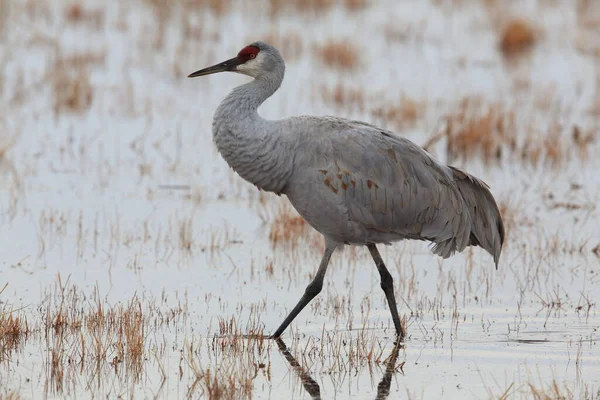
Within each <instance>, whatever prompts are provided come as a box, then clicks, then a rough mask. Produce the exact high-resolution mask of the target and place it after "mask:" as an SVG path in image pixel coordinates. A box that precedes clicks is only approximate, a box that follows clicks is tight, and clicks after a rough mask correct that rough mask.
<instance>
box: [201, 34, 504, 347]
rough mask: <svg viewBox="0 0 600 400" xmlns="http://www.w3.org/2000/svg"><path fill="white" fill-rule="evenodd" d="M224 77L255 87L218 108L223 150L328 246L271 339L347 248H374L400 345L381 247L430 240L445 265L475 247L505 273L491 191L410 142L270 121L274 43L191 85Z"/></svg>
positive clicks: (216, 130) (297, 121)
mask: <svg viewBox="0 0 600 400" xmlns="http://www.w3.org/2000/svg"><path fill="white" fill-rule="evenodd" d="M224 71H231V72H237V73H241V74H245V75H248V76H251V77H252V78H254V80H252V81H251V82H248V83H246V84H244V85H241V86H238V87H236V88H235V89H234V90H233V91H232V92H231V93H230V94H229V95H228V96H227V97H226V98H225V100H223V101H222V102H221V104H220V105H219V107H218V108H217V110H216V112H215V115H214V118H213V125H212V129H213V137H214V142H215V144H216V146H217V149H218V150H219V152H220V153H221V155H222V157H223V158H224V159H225V161H227V163H228V164H229V166H230V167H231V168H233V170H234V171H236V172H237V173H238V174H239V175H240V176H241V177H242V178H244V179H245V180H246V181H248V182H250V183H252V184H254V185H256V186H257V187H258V188H259V189H261V190H265V191H268V192H274V193H276V194H278V195H281V194H285V195H286V196H287V197H288V199H289V201H290V202H291V203H292V205H293V206H294V208H295V209H296V210H297V211H298V213H299V214H300V215H301V216H302V217H303V218H304V219H305V220H306V221H307V222H308V223H309V224H310V225H311V226H312V227H313V228H315V229H316V230H317V231H319V232H320V233H321V234H323V236H324V237H325V252H324V254H323V258H322V259H321V264H320V265H319V269H318V271H317V273H316V275H315V277H314V279H313V280H312V282H310V284H309V285H308V286H307V287H306V290H305V292H304V294H303V295H302V298H301V299H300V301H299V302H298V304H297V305H296V306H295V307H294V309H293V310H292V311H291V312H290V313H289V315H288V316H287V317H286V318H285V320H284V321H283V322H282V323H281V325H280V326H279V328H277V330H276V331H275V333H274V334H273V335H272V336H271V337H272V338H277V337H279V336H281V334H282V333H283V331H284V330H285V329H286V328H287V327H288V325H289V324H290V323H291V322H292V321H293V320H294V318H295V317H296V316H297V315H298V314H299V313H300V311H302V309H303V308H304V307H305V306H306V305H307V304H308V303H309V302H310V301H311V300H312V299H313V298H314V297H315V296H316V295H317V294H319V292H320V291H321V289H322V287H323V278H324V277H325V271H326V270H327V265H328V264H329V259H330V258H331V255H332V254H333V252H334V250H335V249H336V248H338V247H341V246H343V245H344V244H351V245H364V246H367V248H368V249H369V252H370V253H371V257H372V258H373V261H374V262H375V266H376V267H377V270H378V271H379V275H380V277H381V288H382V289H383V292H384V293H385V296H386V298H387V301H388V305H389V307H390V311H391V313H392V319H393V322H394V327H395V329H396V334H397V335H398V336H399V338H400V339H401V340H402V339H403V337H404V334H405V331H406V329H405V327H403V326H402V324H401V321H400V317H399V316H398V309H397V306H396V300H395V298H394V287H393V279H392V276H391V275H390V273H389V271H388V269H387V268H386V266H385V264H384V262H383V259H382V258H381V255H380V254H379V251H378V250H377V247H376V244H377V243H384V244H390V243H391V242H395V241H399V240H402V239H416V240H425V241H429V242H431V243H432V244H433V247H432V251H433V253H435V254H437V255H439V256H441V257H443V258H448V257H450V256H451V255H452V254H453V253H454V252H456V251H459V252H460V251H463V250H464V249H465V247H467V246H480V247H482V248H484V249H485V250H486V251H487V252H488V253H490V254H491V255H492V256H493V258H494V262H495V264H496V269H497V268H498V260H499V258H500V252H501V250H502V243H503V241H504V226H503V223H502V218H501V216H500V212H499V210H498V206H497V205H496V202H495V200H494V197H493V196H492V194H491V193H490V191H489V188H488V186H487V185H486V184H485V183H484V182H482V181H481V180H479V179H477V178H475V177H474V176H472V175H469V174H467V173H466V172H463V171H461V170H459V169H458V168H455V167H452V166H446V165H443V164H441V163H439V162H437V161H436V160H435V159H434V158H433V157H431V156H430V155H429V153H427V152H426V151H425V150H423V149H422V148H421V147H419V146H417V145H416V144H414V143H412V142H411V141H409V140H408V139H405V138H403V137H400V136H396V135H395V134H394V133H392V132H390V131H387V130H385V129H380V128H377V127H376V126H373V125H370V124H367V123H365V122H360V121H353V120H348V119H344V118H335V117H311V116H298V117H291V118H287V119H283V120H279V121H268V120H265V119H263V118H261V117H260V115H259V114H258V112H257V109H258V107H259V106H260V105H261V104H262V103H263V102H264V101H265V100H266V99H267V98H269V97H270V96H271V95H272V94H273V93H275V91H276V90H277V89H279V86H280V85H281V82H282V81H283V76H284V72H285V63H284V61H283V58H282V57H281V55H280V54H279V51H278V50H277V49H276V48H274V47H273V46H271V45H269V44H266V43H264V42H260V41H259V42H254V43H252V44H250V45H249V46H246V47H244V48H243V49H242V50H240V52H239V53H238V55H237V56H236V57H234V58H231V59H229V60H227V61H223V62H221V63H219V64H216V65H214V66H212V67H208V68H205V69H201V70H199V71H196V72H194V73H192V74H190V75H189V77H190V78H192V77H197V76H203V75H209V74H214V73H217V72H224Z"/></svg>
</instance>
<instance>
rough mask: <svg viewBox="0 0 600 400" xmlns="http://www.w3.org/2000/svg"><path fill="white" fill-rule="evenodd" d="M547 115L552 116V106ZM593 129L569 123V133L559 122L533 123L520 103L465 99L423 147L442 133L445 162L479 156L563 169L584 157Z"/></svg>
mask: <svg viewBox="0 0 600 400" xmlns="http://www.w3.org/2000/svg"><path fill="white" fill-rule="evenodd" d="M540 112H545V113H547V115H548V117H549V118H556V112H555V111H554V110H552V109H547V110H545V111H542V110H540ZM596 135H597V131H596V130H594V129H589V128H588V129H585V130H584V129H582V128H581V127H579V126H578V125H573V126H572V127H571V130H570V131H569V130H568V129H566V128H565V127H563V126H562V124H560V123H559V122H558V121H557V120H555V121H552V123H551V124H550V125H549V126H541V125H536V124H532V123H530V122H529V120H528V119H527V118H526V115H524V113H523V111H522V110H521V109H519V107H515V108H511V107H507V106H503V105H502V104H499V103H486V102H485V101H484V100H483V99H481V98H478V97H473V98H465V99H463V100H461V101H460V103H459V104H458V106H457V107H456V109H455V110H454V111H453V112H452V113H451V114H450V115H449V116H447V118H446V130H445V132H441V133H439V134H438V135H436V136H434V137H433V138H431V139H430V140H429V141H428V142H427V144H426V146H425V147H426V148H429V147H430V146H431V145H432V143H435V142H436V141H437V140H439V139H441V138H442V137H446V139H447V142H446V155H447V157H448V160H449V162H454V161H455V160H457V159H460V160H463V161H464V160H468V159H472V158H474V157H479V158H481V159H482V160H483V161H484V162H485V163H487V164H491V163H494V162H499V161H501V160H513V161H520V162H523V163H525V164H529V165H533V166H536V165H548V166H551V167H561V166H563V165H564V164H565V163H566V162H568V161H569V160H572V159H574V158H577V159H578V160H585V159H586V158H587V157H588V155H589V153H590V151H591V148H592V144H593V143H595V141H596Z"/></svg>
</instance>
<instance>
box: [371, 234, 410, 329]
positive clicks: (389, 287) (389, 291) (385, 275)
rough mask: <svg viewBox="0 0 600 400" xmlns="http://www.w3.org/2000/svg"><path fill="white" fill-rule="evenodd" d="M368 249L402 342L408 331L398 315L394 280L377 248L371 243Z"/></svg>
mask: <svg viewBox="0 0 600 400" xmlns="http://www.w3.org/2000/svg"><path fill="white" fill-rule="evenodd" d="M367 248H368V249H369V252H370V253H371V257H373V261H375V266H376V267H377V271H379V276H380V277H381V288H382V289H383V293H385V297H386V298H387V302H388V306H389V307H390V311H391V312H392V320H393V321H394V327H395V328H396V334H397V335H398V337H399V338H400V340H402V339H404V333H405V332H406V329H405V328H404V327H402V324H401V323H400V316H399V315H398V307H397V306H396V298H395V297H394V278H392V275H391V274H390V271H388V269H387V268H386V266H385V264H384V263H383V259H382V258H381V255H380V254H379V250H377V247H376V246H375V245H374V244H372V243H371V244H368V245H367Z"/></svg>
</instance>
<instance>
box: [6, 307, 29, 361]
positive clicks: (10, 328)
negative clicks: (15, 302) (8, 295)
mask: <svg viewBox="0 0 600 400" xmlns="http://www.w3.org/2000/svg"><path fill="white" fill-rule="evenodd" d="M29 334H30V329H29V325H28V323H27V318H26V317H24V316H22V315H21V314H20V313H18V312H13V311H10V310H7V309H1V310H0V362H2V361H5V360H9V359H10V358H11V354H12V352H13V351H15V350H16V349H18V348H19V346H20V345H21V344H22V343H23V342H25V341H26V340H27V337H28V336H29Z"/></svg>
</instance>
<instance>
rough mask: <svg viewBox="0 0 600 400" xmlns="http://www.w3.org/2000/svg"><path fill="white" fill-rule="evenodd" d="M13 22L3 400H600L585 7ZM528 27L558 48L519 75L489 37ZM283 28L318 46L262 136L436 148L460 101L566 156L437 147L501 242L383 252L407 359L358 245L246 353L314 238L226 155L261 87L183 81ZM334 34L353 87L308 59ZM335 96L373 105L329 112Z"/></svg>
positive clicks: (593, 95) (73, 14) (3, 264)
mask: <svg viewBox="0 0 600 400" xmlns="http://www.w3.org/2000/svg"><path fill="white" fill-rule="evenodd" d="M8 3H9V8H8V10H9V11H8V13H9V14H6V15H9V16H10V18H8V19H6V20H4V22H2V24H1V25H0V26H1V29H0V33H1V34H2V36H1V38H2V39H1V41H0V50H1V51H0V55H1V56H2V57H0V58H1V59H3V60H5V62H3V63H0V64H2V68H3V69H2V74H1V75H0V94H1V96H2V97H1V100H2V104H3V105H4V107H3V108H4V111H3V113H2V115H1V116H0V124H1V125H2V129H1V133H0V135H1V136H0V184H1V185H2V192H1V194H0V211H1V213H0V221H1V224H0V243H2V245H1V246H0V316H1V318H2V319H1V320H0V321H2V323H4V324H5V326H8V324H9V318H12V321H13V323H14V320H15V319H17V318H18V321H19V323H17V324H15V326H18V327H19V329H20V330H19V329H15V330H12V331H9V332H8V333H7V334H6V335H5V336H3V337H2V338H0V340H2V341H1V342H0V398H2V397H3V396H5V397H8V398H10V397H9V396H10V394H11V393H12V394H13V395H16V396H19V397H22V398H40V397H50V398H64V397H65V396H68V397H90V396H94V397H108V398H114V397H117V396H121V397H127V398H130V397H131V398H134V397H136V398H166V397H168V398H182V397H191V398H255V399H262V398H271V399H279V398H292V399H301V398H310V397H311V396H314V395H315V394H316V393H317V392H316V387H318V393H320V396H321V397H322V398H340V399H342V398H376V397H377V396H379V398H384V397H385V393H386V392H387V391H389V394H388V398H402V397H407V398H458V397H460V398H464V397H467V398H531V397H532V396H534V395H536V394H541V393H543V394H546V395H547V396H549V398H556V397H560V396H563V397H566V398H577V399H578V398H597V397H599V396H600V393H599V390H600V382H599V380H598V377H599V376H600V360H599V354H600V353H599V352H598V329H599V327H600V319H599V317H598V298H599V296H600V268H599V266H600V258H599V257H600V256H599V253H598V246H599V245H600V236H599V235H598V229H597V227H598V226H599V223H600V214H599V212H598V208H597V204H598V200H599V199H600V191H599V188H600V175H599V174H598V173H597V171H598V169H599V168H600V162H599V161H598V159H597V158H596V157H594V156H593V155H594V154H595V152H597V151H598V150H599V148H598V142H599V141H598V124H597V119H598V114H597V111H594V110H597V107H598V104H600V101H599V100H598V99H599V97H598V93H600V92H599V88H600V85H598V82H600V78H599V76H600V75H599V74H600V72H599V70H598V58H597V54H600V53H594V51H596V52H597V49H600V42H599V41H598V40H597V37H596V36H594V34H593V26H595V25H593V24H594V23H597V21H598V20H600V14H598V12H597V10H596V9H594V8H593V7H592V8H590V10H588V11H587V12H583V11H581V10H579V11H577V9H576V7H575V6H574V5H573V3H570V2H555V3H553V4H546V2H533V1H531V2H521V3H519V5H513V6H510V7H509V6H506V5H505V6H504V7H503V6H500V7H499V8H498V9H494V8H493V7H492V6H490V7H491V8H488V7H486V6H485V5H484V3H485V2H477V1H472V2H462V4H450V3H445V2H431V3H429V2H416V1H403V2H400V3H393V4H392V3H386V2H382V3H377V4H370V5H368V6H365V7H364V8H360V9H359V10H351V9H350V8H349V6H345V5H336V6H333V7H332V8H330V9H316V10H308V11H299V10H295V11H294V10H292V11H293V12H292V11H290V10H287V11H282V12H281V14H278V15H277V16H275V17H271V16H270V15H269V13H268V12H267V11H266V9H267V7H268V5H267V4H266V3H265V4H264V7H262V8H261V7H256V6H255V3H252V2H239V3H235V4H234V5H232V6H231V7H230V8H228V9H224V10H221V11H219V10H220V9H219V8H216V9H215V8H210V7H209V6H202V5H196V6H191V5H188V6H182V5H175V6H173V7H172V8H171V9H170V11H169V12H166V11H165V10H166V9H165V8H164V7H161V6H160V4H159V3H153V2H144V1H134V2H131V3H127V4H125V5H118V3H115V4H117V5H115V4H111V5H107V4H104V3H102V2H95V1H90V2H87V3H85V4H82V5H81V9H79V11H77V10H75V11H74V9H73V8H71V7H73V6H72V5H70V4H65V3H63V2H60V1H55V2H50V3H45V2H37V1H32V2H30V3H28V4H29V5H28V6H25V5H21V4H20V3H17V2H8ZM271 3H274V2H271ZM342 3H343V4H347V3H345V2H341V3H340V4H342ZM199 4H200V3H199ZM202 4H204V3H202ZM261 4H262V3H261ZM185 7H190V8H189V9H187V8H185ZM195 7H198V8H195ZM511 7H512V8H511ZM514 14H518V15H524V16H526V17H527V16H528V17H531V18H534V19H535V21H536V22H537V24H538V26H539V29H541V30H542V35H541V38H540V39H539V40H538V43H537V44H536V45H535V48H534V49H533V50H532V51H531V52H529V53H527V54H525V55H523V57H522V58H520V59H519V61H517V62H516V63H514V64H512V63H509V62H507V61H505V60H504V59H503V58H502V55H501V53H500V52H499V51H498V48H497V40H498V33H497V31H496V29H498V26H499V25H501V22H502V21H503V19H505V18H508V16H510V15H514ZM364 20H368V21H369V22H370V23H369V24H367V25H364V22H363V21H364ZM248 21H252V23H249V22H248ZM590 21H591V22H590ZM594 21H596V22H594ZM307 24H310V26H311V29H310V30H306V29H305V27H306V26H307ZM358 26H360V27H361V28H360V32H361V34H360V35H358V36H357V35H356V30H357V27H358ZM224 27H226V28H227V29H224ZM273 32H279V33H280V34H281V33H282V34H284V36H285V35H288V36H287V37H300V42H301V44H302V46H301V48H302V51H301V52H300V54H294V52H293V51H292V49H291V47H292V46H284V47H283V48H282V51H283V54H284V56H285V57H286V58H287V59H288V60H289V62H288V65H287V72H286V80H285V82H284V84H283V86H282V88H281V90H280V92H279V93H277V94H276V96H277V97H276V100H275V99H273V100H271V101H268V102H267V103H266V104H265V105H264V106H263V107H262V108H261V113H262V114H263V115H264V116H265V117H267V118H282V117H285V116H289V115H296V114H316V115H325V114H332V115H340V116H346V117H350V118H356V119H361V120H366V121H369V122H372V123H376V124H378V125H382V126H386V127H387V128H389V129H394V130H395V131H397V132H398V133H400V134H403V135H406V136H407V137H409V138H410V139H412V140H414V141H415V142H416V143H419V144H424V143H426V142H427V141H428V139H429V138H430V137H432V136H434V135H435V134H436V132H438V131H441V130H443V129H445V128H444V126H443V125H444V124H443V121H441V120H442V117H444V116H447V115H451V114H452V113H454V112H456V110H457V109H459V108H460V106H459V105H460V103H461V102H462V99H464V98H468V99H475V100H474V101H475V102H481V103H482V104H485V105H489V106H490V107H492V106H495V105H498V106H497V107H499V108H507V109H508V110H510V112H511V113H513V114H514V115H513V117H514V127H513V129H514V130H515V131H516V132H517V139H516V140H517V142H518V143H524V142H527V140H535V139H536V138H539V137H542V138H546V142H545V141H541V142H535V143H538V145H540V143H547V142H552V141H557V142H559V143H560V145H559V146H558V147H557V148H555V147H553V146H550V145H549V144H544V145H543V146H546V147H543V148H542V149H540V154H541V156H540V158H539V159H538V160H537V161H535V162H534V161H532V160H531V159H530V158H531V157H534V156H533V155H532V154H535V152H529V153H527V156H524V155H523V154H521V153H520V152H518V151H515V150H511V148H510V146H505V147H504V148H503V151H504V153H503V157H502V159H501V161H500V162H495V161H493V160H492V162H489V161H490V160H488V159H486V157H485V155H484V154H480V153H478V152H477V151H476V150H473V151H472V152H469V153H468V157H466V158H464V159H463V157H455V158H454V159H453V158H452V157H451V154H449V153H448V152H447V151H446V148H445V144H444V140H446V139H442V141H441V142H439V143H437V144H435V145H433V146H431V148H429V151H430V152H431V153H432V154H434V155H435V156H436V157H438V158H440V159H441V160H444V161H447V162H450V161H451V162H453V164H455V165H457V166H459V167H461V168H464V169H466V170H468V171H469V172H471V173H473V174H475V175H477V176H479V177H481V178H482V179H483V180H484V181H486V182H487V183H489V184H490V186H491V187H492V191H493V193H494V195H495V197H496V198H497V199H498V202H499V204H500V205H501V207H503V211H504V218H505V223H506V226H507V241H506V243H505V246H504V249H503V254H502V258H501V262H500V268H499V269H498V270H495V269H494V268H493V262H492V259H491V257H490V256H489V255H488V254H485V253H484V252H483V251H482V250H481V249H473V250H468V251H466V252H465V253H463V254H458V255H456V256H454V257H452V258H450V259H448V260H441V259H439V258H438V257H436V256H433V255H432V254H430V252H429V250H428V248H427V246H426V244H424V243H413V242H404V243H397V244H394V245H393V246H380V247H381V248H380V250H381V251H382V255H383V257H384V260H385V261H386V264H387V265H388V267H389V269H390V271H391V273H392V275H393V277H394V279H395V288H396V298H397V299H399V300H398V301H399V307H400V312H401V314H402V315H406V318H407V324H408V337H407V339H406V341H405V343H402V346H400V347H396V348H395V347H394V335H393V325H392V323H391V319H390V315H389V311H388V308H387V305H386V303H385V297H384V296H383V293H382V291H381V289H380V288H379V276H378V274H377V271H376V269H375V268H374V266H373V263H372V261H371V260H370V259H369V258H368V252H367V251H366V250H365V249H362V248H351V247H347V248H345V249H344V250H343V251H338V252H336V254H334V256H333V258H332V262H331V265H330V268H329V270H328V272H327V276H326V279H325V286H324V290H323V292H322V293H321V294H320V295H319V296H318V297H317V298H316V299H315V300H314V301H313V302H312V303H311V304H310V305H309V306H308V307H307V308H306V310H304V312H303V313H301V314H300V315H299V316H298V318H297V319H296V320H295V321H294V323H293V324H292V326H291V329H288V331H287V332H286V334H285V335H284V337H283V341H284V342H283V344H282V343H276V342H275V341H270V340H262V339H260V338H249V339H248V338H243V337H241V335H243V334H247V333H256V334H259V335H260V334H263V333H264V334H268V333H269V332H271V331H272V330H274V329H275V328H276V327H277V326H278V325H279V323H280V322H281V321H282V319H283V318H284V317H285V315H286V314H287V312H288V311H289V310H290V309H291V308H292V307H293V306H294V304H295V303H296V302H297V301H298V299H299V298H300V296H301V294H302V293H303V291H304V288H305V287H306V285H307V284H308V282H309V281H310V279H311V277H312V274H314V272H315V271H316V268H317V265H318V263H319V260H320V257H321V252H322V246H323V244H322V239H321V238H320V236H319V235H318V234H316V233H315V232H313V231H311V230H310V228H309V227H307V226H305V225H302V224H301V223H298V222H297V221H296V220H294V216H295V214H293V210H291V208H290V207H289V205H287V200H286V199H285V198H279V197H276V196H274V195H270V194H265V193H259V192H258V191H257V190H256V189H255V188H254V187H252V186H251V185H249V184H247V183H245V182H244V181H242V180H241V179H240V178H239V177H237V176H236V175H235V174H234V173H233V172H232V171H230V170H229V169H228V167H227V165H226V164H225V162H224V161H223V160H222V159H221V158H220V156H219V155H218V154H217V152H216V150H215V149H214V146H213V144H212V142H211V139H212V138H211V118H212V113H213V111H214V109H215V107H216V106H217V105H218V102H219V101H220V100H221V98H223V97H224V96H225V95H226V93H227V92H228V90H230V89H231V88H232V87H234V86H235V85H237V84H240V83H242V82H244V81H245V80H246V78H245V77H241V76H237V75H221V76H214V77H210V78H206V79H197V80H187V79H185V76H186V75H187V74H188V73H189V72H192V71H194V70H197V69H198V68H201V67H204V66H206V65H209V64H211V63H213V62H216V61H220V60H221V59H226V58H229V57H230V56H231V54H234V53H235V52H236V51H237V50H239V48H240V47H242V46H243V45H244V44H246V43H247V42H249V41H251V40H255V39H258V38H264V37H267V36H268V35H269V34H273ZM334 38H335V39H345V40H347V41H348V40H349V41H350V42H351V43H352V44H353V45H355V46H356V47H357V48H358V49H359V52H358V54H359V56H360V60H359V66H358V67H357V68H356V70H354V71H351V72H345V71H343V70H339V69H336V68H335V67H334V68H330V67H328V66H327V65H324V64H323V62H321V61H319V59H318V56H317V54H318V53H317V52H316V51H315V50H314V47H315V46H319V45H322V44H324V43H327V42H328V41H331V40H332V39H334ZM350 39H351V40H350ZM594 54H596V55H594ZM76 55H77V56H78V57H79V58H77V57H75V56H76ZM61 72H66V73H67V75H68V76H67V77H65V76H63V75H61ZM70 74H74V76H75V77H76V78H75V79H71V80H69V79H70V78H69V76H71V75H70ZM78 74H81V75H78ZM77 82H78V83H77ZM86 82H87V83H86ZM338 84H340V85H343V87H345V88H346V89H353V90H358V91H360V92H361V93H362V96H363V98H364V101H363V102H362V103H363V104H362V105H361V104H359V103H360V102H358V103H353V102H352V101H350V100H347V101H342V102H341V103H336V102H335V101H333V102H332V101H331V100H328V97H327V96H326V93H327V90H331V89H332V88H335V86H336V85H338ZM65 93H75V94H74V96H75V100H69V98H67V99H66V100H65V99H64V98H63V97H61V96H63V95H64V94H65ZM405 98H409V99H414V101H415V102H416V103H418V104H421V108H422V110H420V111H419V112H418V113H417V114H418V116H417V117H416V119H415V120H414V121H412V122H411V123H404V122H403V123H397V122H394V118H395V117H393V115H392V114H389V118H388V117H386V118H381V117H379V116H378V115H379V114H378V113H377V112H374V111H373V110H375V109H377V108H378V107H384V106H386V107H387V106H389V105H394V104H400V103H401V102H402V101H404V100H403V99H405ZM88 101H89V103H87V102H88ZM409 114H410V113H409ZM407 118H408V117H407ZM575 125H576V126H577V127H578V129H580V130H581V132H583V133H582V135H583V134H587V133H588V132H590V135H591V138H592V140H591V141H590V143H588V144H586V145H585V146H586V147H583V144H581V143H579V142H574V139H573V135H574V128H573V126H575ZM556 126H558V128H556ZM586 143H587V142H586ZM4 149H5V150H4ZM486 161H488V162H486ZM278 221H279V222H278ZM275 239H277V240H275ZM25 321H26V323H25ZM24 332H27V334H25V333H24ZM394 349H396V350H397V354H395V352H394Z"/></svg>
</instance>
